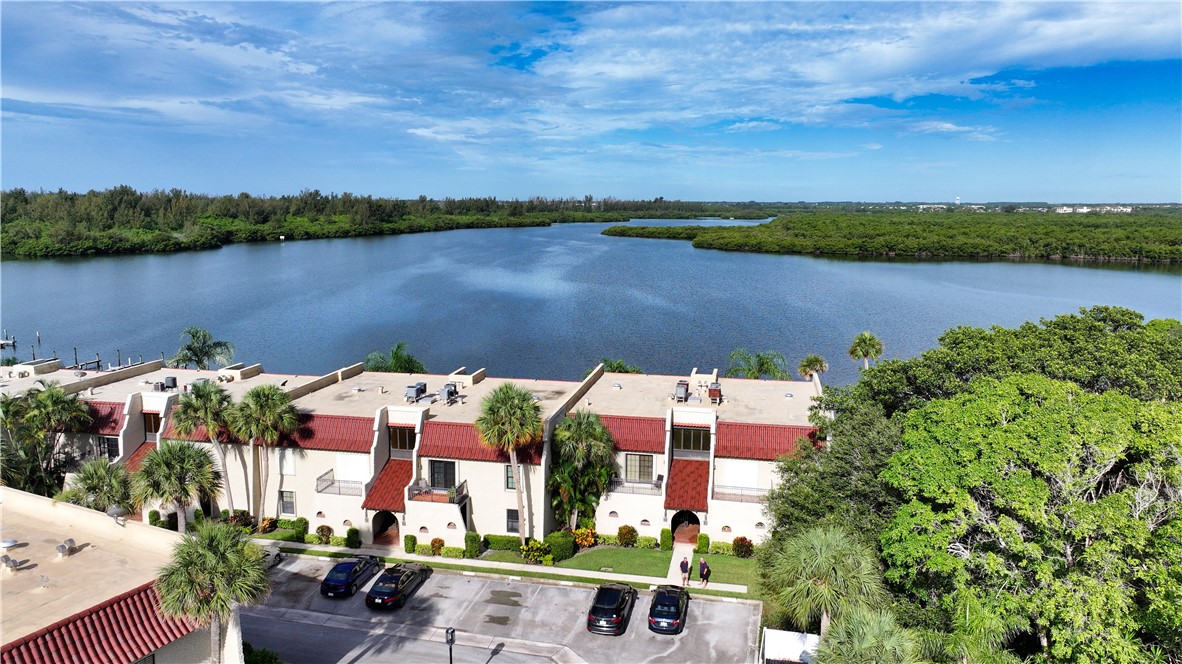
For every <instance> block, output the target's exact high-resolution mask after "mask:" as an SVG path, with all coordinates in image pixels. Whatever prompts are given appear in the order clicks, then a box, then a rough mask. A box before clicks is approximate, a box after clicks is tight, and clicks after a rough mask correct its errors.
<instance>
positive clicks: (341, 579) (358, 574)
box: [320, 556, 382, 597]
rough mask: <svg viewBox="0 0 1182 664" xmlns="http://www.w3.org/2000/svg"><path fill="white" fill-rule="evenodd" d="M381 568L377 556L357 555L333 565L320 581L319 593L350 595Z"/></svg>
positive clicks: (337, 595)
mask: <svg viewBox="0 0 1182 664" xmlns="http://www.w3.org/2000/svg"><path fill="white" fill-rule="evenodd" d="M381 569H382V563H381V561H380V560H378V557H377V556H358V557H356V558H353V559H351V560H346V561H345V562H343V563H337V564H336V565H333V567H332V569H331V570H330V571H329V572H328V576H326V577H324V580H323V581H321V582H320V594H321V595H328V596H329V597H352V596H353V595H355V594H356V593H357V589H358V588H360V587H361V586H363V585H365V582H366V581H369V580H370V579H371V578H372V577H373V575H374V574H377V573H378V571H380V570H381Z"/></svg>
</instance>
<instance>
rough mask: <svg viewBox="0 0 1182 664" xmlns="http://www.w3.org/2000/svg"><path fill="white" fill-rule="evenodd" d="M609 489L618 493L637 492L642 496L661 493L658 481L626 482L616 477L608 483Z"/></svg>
mask: <svg viewBox="0 0 1182 664" xmlns="http://www.w3.org/2000/svg"><path fill="white" fill-rule="evenodd" d="M607 490H608V491H614V492H616V493H637V494H640V495H642V496H659V495H661V485H660V484H659V483H656V482H626V481H624V480H621V479H618V478H617V479H614V480H612V481H611V484H610V485H608V488H607Z"/></svg>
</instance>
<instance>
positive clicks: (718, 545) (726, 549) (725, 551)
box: [710, 542, 734, 556]
mask: <svg viewBox="0 0 1182 664" xmlns="http://www.w3.org/2000/svg"><path fill="white" fill-rule="evenodd" d="M710 553H713V554H715V555H719V556H730V555H734V551H732V550H731V543H730V542H711V543H710Z"/></svg>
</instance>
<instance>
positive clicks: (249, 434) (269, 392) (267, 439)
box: [227, 385, 299, 520]
mask: <svg viewBox="0 0 1182 664" xmlns="http://www.w3.org/2000/svg"><path fill="white" fill-rule="evenodd" d="M227 419H228V421H229V424H230V431H232V432H233V433H234V435H235V436H237V437H239V438H241V439H242V440H249V441H250V444H251V446H252V448H253V446H256V445H257V446H259V447H261V448H262V449H261V450H260V456H261V457H262V460H263V461H262V466H263V468H262V473H261V474H260V479H259V482H260V484H261V487H260V491H259V496H260V497H261V500H260V501H259V502H260V504H259V510H258V514H256V515H255V517H256V518H257V519H259V520H261V519H262V518H263V517H264V516H266V512H267V480H268V478H269V477H270V472H271V470H270V469H271V463H270V456H271V453H270V446H272V445H276V444H278V443H279V437H280V436H282V435H283V434H285V433H291V432H292V431H295V430H296V427H297V426H299V415H298V414H297V413H296V409H295V406H293V405H291V398H290V397H289V396H287V392H284V391H283V390H282V389H281V388H280V387H279V386H277V385H259V386H258V387H252V388H251V389H250V391H249V392H247V393H246V394H245V395H243V396H242V401H240V402H239V403H238V405H236V406H234V407H233V408H232V409H230V412H229V415H228V417H227ZM252 452H253V449H252ZM252 471H253V469H252Z"/></svg>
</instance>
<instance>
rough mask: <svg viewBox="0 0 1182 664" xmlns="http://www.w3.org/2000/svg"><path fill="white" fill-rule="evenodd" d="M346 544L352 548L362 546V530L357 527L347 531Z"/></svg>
mask: <svg viewBox="0 0 1182 664" xmlns="http://www.w3.org/2000/svg"><path fill="white" fill-rule="evenodd" d="M345 546H347V547H349V548H350V549H360V548H361V531H360V530H357V529H356V528H350V529H348V530H346V531H345Z"/></svg>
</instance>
